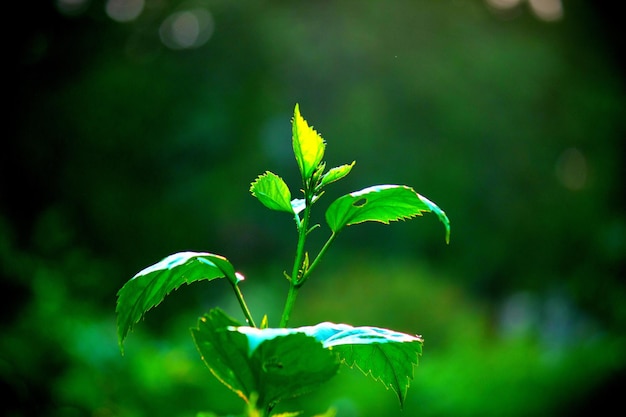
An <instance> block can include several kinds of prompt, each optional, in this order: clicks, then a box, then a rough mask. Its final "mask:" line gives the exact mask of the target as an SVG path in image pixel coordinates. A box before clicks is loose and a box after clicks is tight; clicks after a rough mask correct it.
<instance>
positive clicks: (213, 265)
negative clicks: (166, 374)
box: [115, 252, 243, 352]
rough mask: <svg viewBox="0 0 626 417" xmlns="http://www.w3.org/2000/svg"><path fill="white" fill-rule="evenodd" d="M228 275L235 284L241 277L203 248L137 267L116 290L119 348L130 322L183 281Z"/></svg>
mask: <svg viewBox="0 0 626 417" xmlns="http://www.w3.org/2000/svg"><path fill="white" fill-rule="evenodd" d="M224 277H226V278H228V279H229V280H230V281H231V282H233V283H234V284H235V285H236V284H237V283H239V281H241V280H243V277H242V276H241V275H240V274H238V273H236V272H235V269H234V268H233V266H232V265H231V264H230V262H229V261H228V260H227V259H226V258H224V257H223V256H220V255H215V254H212V253H206V252H180V253H176V254H173V255H170V256H168V257H166V258H164V259H163V260H161V261H160V262H157V263H156V264H154V265H152V266H149V267H148V268H145V269H143V270H141V271H139V272H138V273H137V274H135V276H134V277H133V278H131V279H130V280H129V281H128V282H127V283H126V284H124V286H123V287H122V288H121V289H120V290H119V291H118V293H117V306H116V309H115V311H116V313H117V331H118V341H119V345H120V349H121V350H122V352H123V351H124V350H123V342H124V339H125V338H126V335H127V334H128V332H129V331H130V330H131V329H132V327H133V325H134V324H136V323H137V322H139V320H141V318H142V317H143V316H144V314H145V313H146V312H147V311H148V310H150V309H151V308H153V307H155V306H157V305H158V304H160V303H161V301H163V299H164V298H165V296H166V295H167V294H169V293H170V292H172V291H173V290H175V289H177V288H178V287H180V286H181V285H183V284H190V283H192V282H195V281H201V280H208V281H210V280H213V279H216V278H224Z"/></svg>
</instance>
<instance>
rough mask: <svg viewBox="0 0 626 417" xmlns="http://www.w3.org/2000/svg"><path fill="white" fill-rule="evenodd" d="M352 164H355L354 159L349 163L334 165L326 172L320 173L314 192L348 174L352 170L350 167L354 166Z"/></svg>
mask: <svg viewBox="0 0 626 417" xmlns="http://www.w3.org/2000/svg"><path fill="white" fill-rule="evenodd" d="M354 164H356V161H352V163H351V164H344V165H340V166H338V167H334V168H331V169H330V170H328V172H327V173H326V174H324V175H322V180H321V181H320V184H319V185H318V186H317V188H316V189H315V192H318V191H319V190H321V189H322V188H324V187H325V186H327V185H328V184H330V183H333V182H335V181H339V180H340V179H342V178H343V177H345V176H346V175H348V174H349V173H350V171H351V170H352V167H354Z"/></svg>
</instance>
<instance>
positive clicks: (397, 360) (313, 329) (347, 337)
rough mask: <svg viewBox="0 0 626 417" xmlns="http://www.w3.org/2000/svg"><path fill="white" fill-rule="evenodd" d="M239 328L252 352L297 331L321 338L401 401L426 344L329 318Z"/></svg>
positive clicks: (340, 355)
mask: <svg viewBox="0 0 626 417" xmlns="http://www.w3.org/2000/svg"><path fill="white" fill-rule="evenodd" d="M237 331H239V332H241V333H243V334H246V335H247V336H248V342H249V345H248V348H249V349H250V352H254V351H256V349H258V347H260V346H263V344H264V343H267V341H268V340H273V339H278V338H280V337H284V336H286V335H293V334H294V333H303V334H304V335H307V336H310V337H313V338H315V339H316V340H318V341H319V342H322V346H323V347H324V348H327V349H328V350H329V351H331V352H335V353H337V354H338V355H339V357H340V359H341V360H342V362H344V363H345V364H346V365H347V366H350V367H353V366H356V367H357V368H358V369H360V370H361V371H362V372H363V373H364V374H365V375H370V376H372V377H373V378H374V379H375V380H379V381H381V382H382V383H383V385H384V386H385V387H387V388H392V389H393V390H394V391H395V392H396V394H397V395H398V399H399V400H400V405H403V404H404V400H405V398H406V393H407V390H408V387H409V384H410V381H411V380H412V379H413V367H414V365H417V363H418V356H420V355H421V354H422V344H423V339H422V338H421V337H420V336H413V335H409V334H405V333H400V332H396V331H393V330H388V329H383V328H379V327H368V326H366V327H353V326H350V325H347V324H335V323H330V322H324V323H320V324H317V325H315V326H304V327H298V328H294V329H283V328H280V329H265V330H259V329H255V328H253V327H247V326H242V327H239V328H237ZM297 350H298V349H296V351H297ZM296 353H297V352H296ZM300 353H301V356H306V358H307V359H306V360H307V361H308V360H309V359H308V358H309V356H308V354H306V353H304V352H302V351H300ZM295 375H296V374H294V378H295ZM297 378H300V377H299V376H297Z"/></svg>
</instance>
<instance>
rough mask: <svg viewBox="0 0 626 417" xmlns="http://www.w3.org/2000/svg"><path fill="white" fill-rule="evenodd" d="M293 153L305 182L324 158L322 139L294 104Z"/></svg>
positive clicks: (324, 146)
mask: <svg viewBox="0 0 626 417" xmlns="http://www.w3.org/2000/svg"><path fill="white" fill-rule="evenodd" d="M292 135H293V136H292V139H293V153H294V155H295V157H296V162H297V163H298V168H299V169H300V174H301V175H302V179H303V181H304V182H307V181H308V180H309V179H310V178H311V176H312V175H313V172H314V171H315V169H316V168H317V166H318V165H319V164H320V162H322V158H324V150H325V148H326V144H325V143H324V139H322V137H321V136H320V135H319V134H318V133H317V132H316V131H315V129H313V128H312V127H310V126H309V125H308V123H307V122H306V120H304V118H303V117H302V115H301V114H300V107H299V105H298V104H296V106H295V109H294V115H293V121H292Z"/></svg>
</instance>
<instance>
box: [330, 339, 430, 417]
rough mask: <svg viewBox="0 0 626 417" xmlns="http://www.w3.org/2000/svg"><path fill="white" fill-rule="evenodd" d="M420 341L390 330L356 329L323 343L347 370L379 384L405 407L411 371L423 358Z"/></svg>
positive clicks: (411, 376)
mask: <svg viewBox="0 0 626 417" xmlns="http://www.w3.org/2000/svg"><path fill="white" fill-rule="evenodd" d="M422 344H423V339H422V338H421V337H419V336H411V335H407V334H404V333H399V332H394V331H392V330H387V329H381V328H375V327H358V328H354V329H352V330H347V331H343V332H341V333H338V334H335V335H333V336H332V337H331V338H329V339H327V340H326V341H325V342H324V346H327V347H332V348H333V350H334V351H335V352H336V353H337V354H338V355H339V357H340V358H341V360H342V361H343V362H344V363H345V364H346V365H348V366H350V367H354V366H356V367H357V368H358V369H359V370H361V372H363V374H365V375H369V376H371V377H372V378H374V379H375V380H377V381H380V382H382V384H383V385H384V386H385V387H386V388H391V389H392V390H393V391H395V393H396V394H397V395H398V400H399V401H400V406H403V405H404V400H405V399H406V394H407V391H408V389H409V384H410V383H411V380H413V368H414V366H415V365H417V364H418V357H419V356H420V355H421V354H422Z"/></svg>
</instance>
